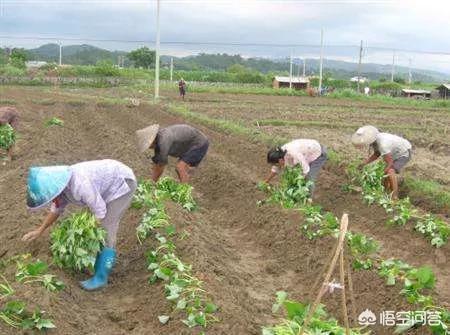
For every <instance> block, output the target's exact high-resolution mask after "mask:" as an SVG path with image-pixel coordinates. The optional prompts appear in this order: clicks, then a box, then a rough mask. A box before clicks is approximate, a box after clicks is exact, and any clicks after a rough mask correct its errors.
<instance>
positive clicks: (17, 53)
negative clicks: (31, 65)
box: [9, 49, 27, 69]
mask: <svg viewBox="0 0 450 335" xmlns="http://www.w3.org/2000/svg"><path fill="white" fill-rule="evenodd" d="M26 60H27V53H26V51H25V50H24V49H14V50H13V51H12V52H11V56H10V57H9V63H10V64H11V65H12V66H14V67H17V68H19V69H24V68H25V62H26Z"/></svg>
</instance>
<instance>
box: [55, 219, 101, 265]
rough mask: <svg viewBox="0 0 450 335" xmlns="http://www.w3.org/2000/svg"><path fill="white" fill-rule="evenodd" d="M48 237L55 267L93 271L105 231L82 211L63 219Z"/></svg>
mask: <svg viewBox="0 0 450 335" xmlns="http://www.w3.org/2000/svg"><path fill="white" fill-rule="evenodd" d="M50 237H51V247H50V248H51V250H52V254H53V261H54V262H55V264H56V265H58V266H60V267H61V268H66V269H72V270H74V271H83V270H84V269H86V268H87V269H90V270H93V268H94V264H95V258H96V256H97V253H98V252H99V251H100V250H101V249H102V248H103V245H104V244H105V237H106V231H105V230H104V229H103V228H101V227H99V225H98V223H97V220H96V219H95V217H94V216H93V215H92V214H90V213H88V212H86V211H82V212H80V213H76V214H73V215H71V216H70V217H68V218H66V219H64V220H63V221H62V222H61V223H60V224H59V225H58V226H56V227H55V228H54V229H53V230H52V233H51V236H50Z"/></svg>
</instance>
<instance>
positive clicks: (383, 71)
mask: <svg viewBox="0 0 450 335" xmlns="http://www.w3.org/2000/svg"><path fill="white" fill-rule="evenodd" d="M27 52H28V54H29V57H30V60H41V61H47V62H58V59H59V45H58V44H45V45H42V46H40V47H39V48H36V49H29V50H27ZM62 55H63V63H64V64H74V65H94V64H96V63H97V62H98V61H100V60H110V61H112V62H113V63H114V64H117V63H118V61H119V58H122V59H124V66H130V64H131V63H130V61H129V60H128V59H127V58H126V55H127V52H125V51H109V50H105V49H101V48H98V47H95V46H92V45H87V44H83V45H69V46H63V49H62ZM170 58H171V57H170V56H162V57H161V62H162V63H163V66H166V67H167V66H168V64H169V63H170ZM173 58H174V65H175V68H176V69H178V70H216V71H217V70H219V71H220V70H226V69H227V68H228V67H230V66H231V65H233V64H241V65H243V66H245V67H247V68H250V69H253V70H257V71H260V72H263V73H271V72H273V73H277V74H282V73H284V74H286V73H288V72H289V59H287V58H277V59H269V58H244V57H242V56H240V55H229V54H204V53H202V54H199V55H195V56H187V57H173ZM299 70H300V73H302V72H303V66H302V64H298V63H295V64H294V74H297V73H298V71H299ZM408 71H409V69H408V68H407V67H403V66H396V67H395V76H396V77H401V78H403V79H407V78H408ZM411 71H412V78H413V80H414V81H422V82H442V81H448V80H449V75H448V74H444V73H440V72H437V71H430V70H423V69H412V70H411ZM324 72H325V73H326V74H327V75H330V76H332V77H333V78H336V79H349V78H351V77H353V76H355V75H357V73H358V64H356V63H352V62H345V61H338V60H333V59H325V60H324ZM318 73H319V60H318V59H306V74H308V75H310V74H318ZM390 73H391V66H390V65H382V64H374V63H363V65H362V76H365V77H368V78H369V79H372V80H373V79H380V78H386V79H389V78H390Z"/></svg>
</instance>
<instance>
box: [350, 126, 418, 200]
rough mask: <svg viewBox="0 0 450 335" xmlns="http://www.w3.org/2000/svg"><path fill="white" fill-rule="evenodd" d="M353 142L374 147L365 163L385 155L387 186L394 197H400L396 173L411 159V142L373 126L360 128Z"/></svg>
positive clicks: (359, 145) (361, 145)
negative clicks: (382, 131) (381, 131)
mask: <svg viewBox="0 0 450 335" xmlns="http://www.w3.org/2000/svg"><path fill="white" fill-rule="evenodd" d="M352 142H353V144H354V145H355V146H356V147H358V148H363V147H365V146H367V145H369V146H370V148H372V149H373V154H372V155H371V156H370V157H369V158H367V159H366V160H365V161H364V163H363V165H366V164H369V163H371V162H373V161H375V160H376V159H378V158H379V157H380V156H382V157H383V159H384V161H385V163H386V167H385V169H384V172H385V174H386V175H387V178H386V179H385V182H384V184H385V187H386V189H387V190H389V192H390V193H392V198H393V199H398V181H397V175H396V173H400V170H401V169H402V168H403V167H404V166H405V165H406V163H408V162H409V161H410V159H411V143H409V141H408V140H406V139H404V138H402V137H400V136H397V135H393V134H388V133H380V132H379V131H378V129H377V128H375V127H373V126H364V127H361V128H359V129H358V130H357V131H356V132H355V133H354V134H353V136H352Z"/></svg>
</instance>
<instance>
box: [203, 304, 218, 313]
mask: <svg viewBox="0 0 450 335" xmlns="http://www.w3.org/2000/svg"><path fill="white" fill-rule="evenodd" d="M216 311H217V306H216V305H214V304H213V303H211V302H208V303H207V304H206V306H205V313H210V314H211V313H215V312H216Z"/></svg>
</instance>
